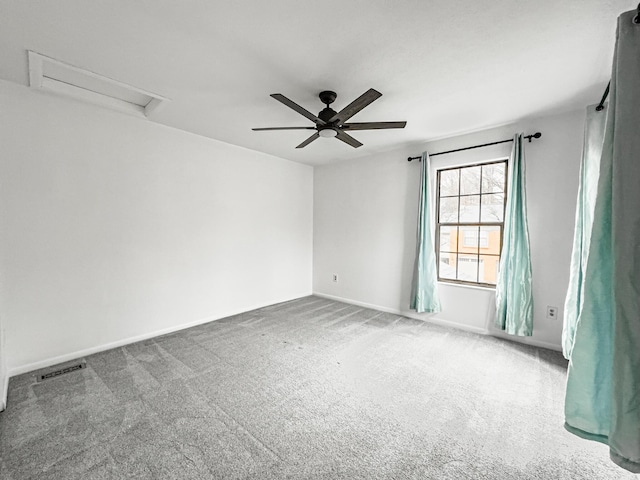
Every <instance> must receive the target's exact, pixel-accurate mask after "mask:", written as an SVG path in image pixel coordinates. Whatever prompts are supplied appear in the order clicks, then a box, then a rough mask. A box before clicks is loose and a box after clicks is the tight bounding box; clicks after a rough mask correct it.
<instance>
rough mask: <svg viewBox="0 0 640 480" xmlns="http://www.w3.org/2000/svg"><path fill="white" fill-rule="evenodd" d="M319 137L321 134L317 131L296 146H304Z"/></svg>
mask: <svg viewBox="0 0 640 480" xmlns="http://www.w3.org/2000/svg"><path fill="white" fill-rule="evenodd" d="M318 138H320V135H318V132H316V133H314V134H313V135H311V136H310V137H309V138H307V139H306V140H305V141H304V142H302V143H301V144H300V145H298V146H297V147H296V148H304V147H306V146H307V145H309V144H310V143H311V142H313V141H314V140H317V139H318Z"/></svg>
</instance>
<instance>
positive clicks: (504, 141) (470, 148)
mask: <svg viewBox="0 0 640 480" xmlns="http://www.w3.org/2000/svg"><path fill="white" fill-rule="evenodd" d="M541 136H542V134H541V133H540V132H536V133H534V134H533V135H525V136H524V138H526V139H527V140H529V143H531V139H532V138H540V137H541ZM507 142H513V138H510V139H509V140H500V141H499V142H491V143H483V144H482V145H473V146H472V147H465V148H456V149H455V150H447V151H446V152H438V153H431V154H429V156H430V157H435V156H437V155H446V154H447V153H454V152H462V151H463V150H472V149H474V148H480V147H488V146H490V145H498V144H499V143H507ZM420 159H422V156H419V157H409V158H407V161H409V162H410V161H411V160H420Z"/></svg>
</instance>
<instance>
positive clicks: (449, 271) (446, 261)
mask: <svg viewBox="0 0 640 480" xmlns="http://www.w3.org/2000/svg"><path fill="white" fill-rule="evenodd" d="M456 256H457V254H456V253H440V262H439V264H438V275H439V277H440V278H446V279H449V280H455V279H456Z"/></svg>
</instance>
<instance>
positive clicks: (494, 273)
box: [478, 255, 500, 285]
mask: <svg viewBox="0 0 640 480" xmlns="http://www.w3.org/2000/svg"><path fill="white" fill-rule="evenodd" d="M499 267H500V257H499V256H497V255H480V275H479V278H478V281H479V282H481V283H490V284H492V285H495V284H496V282H497V281H498V270H499Z"/></svg>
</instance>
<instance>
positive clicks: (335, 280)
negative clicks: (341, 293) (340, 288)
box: [331, 273, 338, 283]
mask: <svg viewBox="0 0 640 480" xmlns="http://www.w3.org/2000/svg"><path fill="white" fill-rule="evenodd" d="M331 278H332V279H333V283H338V274H337V273H334V274H333V276H332V277H331Z"/></svg>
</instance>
